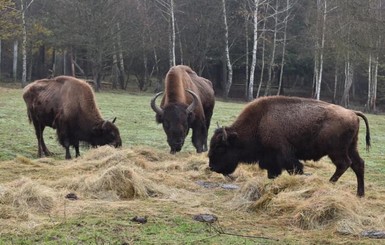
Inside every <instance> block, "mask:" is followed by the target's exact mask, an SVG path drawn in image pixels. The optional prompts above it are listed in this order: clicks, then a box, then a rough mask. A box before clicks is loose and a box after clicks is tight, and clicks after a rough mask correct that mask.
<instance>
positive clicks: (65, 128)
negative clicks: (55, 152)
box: [23, 76, 122, 159]
mask: <svg viewBox="0 0 385 245" xmlns="http://www.w3.org/2000/svg"><path fill="white" fill-rule="evenodd" d="M23 98H24V101H25V103H26V105H27V113H28V118H29V121H30V122H32V123H33V126H34V127H35V133H36V137H37V142H38V156H39V157H41V156H42V155H43V153H44V155H46V156H48V155H51V153H50V152H49V150H48V149H47V146H46V145H45V143H44V139H43V131H44V128H45V127H46V126H49V127H52V128H54V129H56V133H57V136H58V140H59V142H60V144H61V145H62V146H63V147H64V148H65V150H66V156H65V157H66V159H70V158H71V154H70V152H69V147H70V146H73V147H74V148H75V151H76V157H78V156H79V155H80V153H79V141H84V142H87V143H89V144H90V145H92V146H97V145H106V144H110V145H113V146H115V147H118V146H121V145H122V141H121V139H120V134H119V130H118V128H117V127H116V126H115V124H114V122H115V119H116V118H115V119H114V120H113V121H112V122H110V121H107V120H103V118H102V116H101V115H100V112H99V110H98V108H97V106H96V104H95V98H94V93H93V91H92V88H91V86H89V85H88V84H87V83H86V82H85V81H82V80H79V79H76V78H74V77H69V76H59V77H55V78H52V79H42V80H37V81H35V82H33V83H31V84H29V85H27V86H26V87H25V88H24V92H23Z"/></svg>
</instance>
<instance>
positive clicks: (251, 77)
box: [247, 0, 259, 101]
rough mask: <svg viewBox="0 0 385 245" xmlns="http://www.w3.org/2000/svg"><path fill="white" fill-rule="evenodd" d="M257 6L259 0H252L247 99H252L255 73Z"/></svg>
mask: <svg viewBox="0 0 385 245" xmlns="http://www.w3.org/2000/svg"><path fill="white" fill-rule="evenodd" d="M258 7H259V0H254V18H253V23H254V34H253V51H252V58H251V67H250V76H249V78H250V81H249V89H248V91H249V95H248V97H247V99H248V101H251V100H252V99H253V94H254V73H255V66H256V65H257V47H258Z"/></svg>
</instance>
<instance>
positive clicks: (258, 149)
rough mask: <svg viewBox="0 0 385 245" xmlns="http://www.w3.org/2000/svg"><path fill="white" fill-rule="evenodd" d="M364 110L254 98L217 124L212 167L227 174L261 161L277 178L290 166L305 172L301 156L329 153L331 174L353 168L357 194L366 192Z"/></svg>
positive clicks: (292, 170) (292, 99)
mask: <svg viewBox="0 0 385 245" xmlns="http://www.w3.org/2000/svg"><path fill="white" fill-rule="evenodd" d="M358 116H360V117H362V118H363V119H364V121H365V124H366V147H367V149H368V148H369V147H370V132H369V124H368V120H367V118H366V117H365V116H364V115H363V114H362V113H361V112H355V111H352V110H348V109H345V108H343V107H341V106H338V105H333V104H329V103H326V102H323V101H318V100H313V99H305V98H296V97H284V96H272V97H264V98H260V99H256V100H254V101H253V102H250V103H249V104H248V105H247V106H246V107H245V108H244V109H243V111H242V112H241V114H240V115H239V116H238V118H237V119H236V120H235V122H234V123H233V124H232V125H231V126H229V127H223V128H218V129H217V130H216V131H215V133H214V135H213V137H212V138H211V142H210V150H209V154H208V156H209V167H210V169H211V170H212V171H215V172H218V173H222V174H224V175H228V174H230V173H232V172H234V170H235V169H236V167H237V166H238V163H239V162H244V163H255V162H258V163H259V166H260V167H261V168H262V169H266V170H267V174H268V178H275V177H277V176H278V175H280V174H281V172H282V169H286V170H287V172H288V173H290V174H303V165H302V163H301V162H300V161H299V160H314V161H318V160H319V159H320V158H321V157H323V156H326V155H327V156H329V157H330V159H331V160H332V162H333V163H334V164H335V166H336V171H335V173H334V174H333V176H332V177H331V178H330V181H331V182H336V181H337V180H338V179H339V178H340V177H341V175H342V174H343V173H344V172H345V171H346V169H348V168H349V167H351V168H352V169H353V171H354V173H355V174H356V177H357V186H358V187H357V195H358V196H364V161H363V160H362V159H361V157H360V155H359V154H358V151H357V140H358V130H359V117H358Z"/></svg>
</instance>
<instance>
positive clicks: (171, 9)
mask: <svg viewBox="0 0 385 245" xmlns="http://www.w3.org/2000/svg"><path fill="white" fill-rule="evenodd" d="M170 15H171V52H170V53H171V57H170V62H171V66H175V64H176V63H175V15H174V0H170Z"/></svg>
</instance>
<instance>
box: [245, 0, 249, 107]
mask: <svg viewBox="0 0 385 245" xmlns="http://www.w3.org/2000/svg"><path fill="white" fill-rule="evenodd" d="M245 9H246V8H245ZM245 37H246V38H245V39H246V41H245V47H246V48H245V49H246V50H245V51H246V52H245V54H246V61H245V63H246V64H245V71H246V73H245V100H248V94H249V92H248V91H249V28H248V17H247V15H245Z"/></svg>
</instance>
